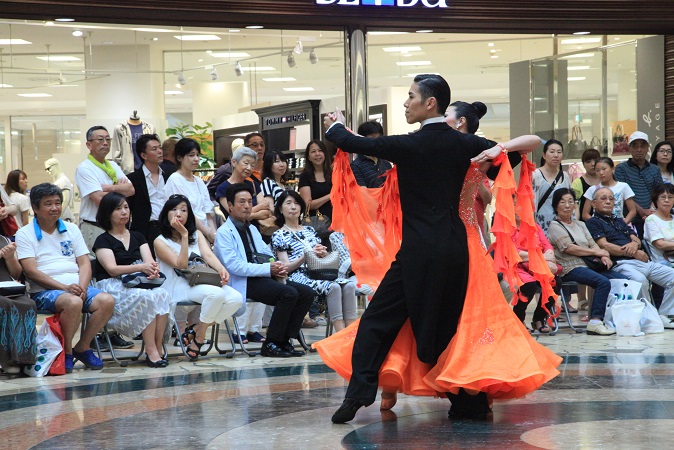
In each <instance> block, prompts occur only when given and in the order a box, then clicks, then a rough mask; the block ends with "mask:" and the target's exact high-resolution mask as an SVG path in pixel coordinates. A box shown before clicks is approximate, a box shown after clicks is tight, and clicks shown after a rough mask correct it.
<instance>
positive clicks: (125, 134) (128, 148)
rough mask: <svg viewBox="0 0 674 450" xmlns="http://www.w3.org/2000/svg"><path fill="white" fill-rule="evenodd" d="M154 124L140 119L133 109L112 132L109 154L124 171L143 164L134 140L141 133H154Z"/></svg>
mask: <svg viewBox="0 0 674 450" xmlns="http://www.w3.org/2000/svg"><path fill="white" fill-rule="evenodd" d="M154 133H155V131H154V125H151V124H149V123H145V122H143V121H142V120H141V119H140V116H139V115H138V111H133V113H131V115H130V116H129V118H128V119H127V120H126V121H125V122H121V123H119V124H118V125H117V126H116V127H115V130H114V131H113V132H112V143H111V144H110V155H111V157H112V160H113V161H114V162H116V163H117V164H118V165H119V167H121V168H122V171H123V172H124V173H127V174H128V173H131V172H133V171H134V170H136V169H138V168H140V166H141V165H142V164H143V162H142V161H141V159H140V158H139V157H138V154H137V153H136V140H137V139H138V137H139V136H140V135H141V134H154Z"/></svg>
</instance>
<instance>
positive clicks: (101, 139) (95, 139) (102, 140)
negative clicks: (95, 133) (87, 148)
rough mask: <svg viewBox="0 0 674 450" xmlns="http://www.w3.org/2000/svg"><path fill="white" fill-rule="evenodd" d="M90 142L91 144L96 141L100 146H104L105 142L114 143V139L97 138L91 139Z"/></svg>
mask: <svg viewBox="0 0 674 450" xmlns="http://www.w3.org/2000/svg"><path fill="white" fill-rule="evenodd" d="M88 141H89V142H93V141H96V142H98V143H99V144H102V143H103V142H106V143H108V144H109V143H110V142H112V138H110V137H106V138H102V137H97V138H93V139H89V140H88Z"/></svg>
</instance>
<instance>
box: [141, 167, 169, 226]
mask: <svg viewBox="0 0 674 450" xmlns="http://www.w3.org/2000/svg"><path fill="white" fill-rule="evenodd" d="M141 167H142V168H143V174H144V175H145V185H146V186H147V194H148V195H149V196H150V206H151V208H152V212H151V213H150V220H159V213H161V210H162V208H163V207H164V204H165V203H166V199H167V195H166V189H164V187H165V186H166V182H165V181H164V176H163V173H164V171H163V170H161V167H160V168H159V179H158V180H157V184H156V185H155V184H154V181H152V173H150V170H149V169H148V168H147V167H145V164H143V165H142V166H141Z"/></svg>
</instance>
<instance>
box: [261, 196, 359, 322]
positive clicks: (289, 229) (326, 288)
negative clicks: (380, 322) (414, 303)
mask: <svg viewBox="0 0 674 450" xmlns="http://www.w3.org/2000/svg"><path fill="white" fill-rule="evenodd" d="M305 208H306V205H305V204H304V200H302V197H300V194H298V193H297V192H295V191H284V192H283V193H282V194H281V195H280V196H279V198H278V201H277V202H276V208H275V209H274V215H275V216H276V225H278V227H279V230H277V231H275V232H274V234H273V235H272V237H271V243H272V248H273V249H274V252H276V257H277V259H278V260H279V261H281V262H282V263H284V264H286V266H287V267H288V272H289V273H290V275H289V276H288V280H290V281H294V282H296V283H299V284H303V285H305V286H309V287H310V288H311V289H313V291H314V292H315V293H316V294H317V295H325V296H326V298H327V306H328V313H329V314H330V320H332V323H333V326H334V328H335V331H340V330H342V329H344V327H345V326H349V325H351V323H353V322H354V321H355V320H356V318H357V316H358V312H357V310H358V307H357V302H356V283H355V282H354V281H348V280H346V279H344V278H338V279H337V280H335V281H328V280H316V279H311V278H310V277H309V275H308V272H307V268H306V265H305V264H304V260H305V259H304V251H305V248H310V249H312V250H313V251H314V253H315V254H316V256H318V257H319V258H324V257H325V256H327V254H328V249H327V248H326V247H325V246H323V244H321V239H320V238H319V237H318V236H317V235H316V232H315V231H314V229H313V228H312V227H308V226H303V225H301V224H300V216H301V215H302V211H304V209H305Z"/></svg>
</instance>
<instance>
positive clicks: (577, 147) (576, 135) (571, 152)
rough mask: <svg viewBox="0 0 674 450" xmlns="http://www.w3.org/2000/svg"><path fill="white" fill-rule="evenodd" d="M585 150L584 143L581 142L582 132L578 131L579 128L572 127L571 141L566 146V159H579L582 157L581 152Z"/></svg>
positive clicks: (576, 126)
mask: <svg viewBox="0 0 674 450" xmlns="http://www.w3.org/2000/svg"><path fill="white" fill-rule="evenodd" d="M586 148H587V145H586V144H585V141H583V132H582V131H581V129H580V126H578V125H574V126H573V130H572V131H571V140H570V141H569V143H568V144H567V146H566V150H567V152H568V156H567V157H568V158H580V157H581V156H582V155H583V152H584V151H585V149H586Z"/></svg>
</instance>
